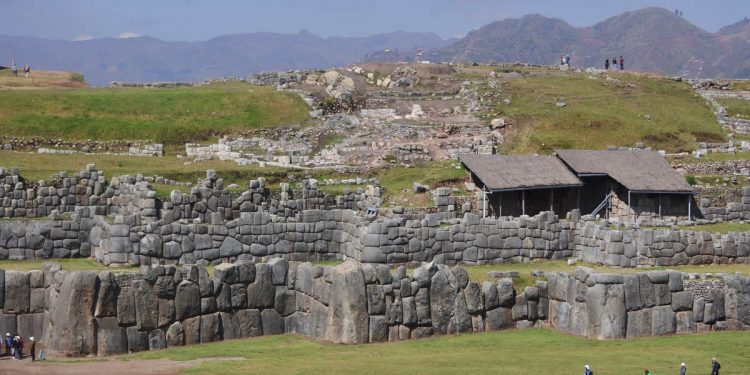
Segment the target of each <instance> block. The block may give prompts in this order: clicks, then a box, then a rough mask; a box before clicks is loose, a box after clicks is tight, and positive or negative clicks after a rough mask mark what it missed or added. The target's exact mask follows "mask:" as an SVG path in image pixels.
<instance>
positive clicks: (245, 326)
mask: <svg viewBox="0 0 750 375" xmlns="http://www.w3.org/2000/svg"><path fill="white" fill-rule="evenodd" d="M237 322H238V323H239V327H240V334H241V335H242V337H255V336H262V335H263V324H262V323H261V315H260V311H259V310H251V309H248V310H239V311H237Z"/></svg>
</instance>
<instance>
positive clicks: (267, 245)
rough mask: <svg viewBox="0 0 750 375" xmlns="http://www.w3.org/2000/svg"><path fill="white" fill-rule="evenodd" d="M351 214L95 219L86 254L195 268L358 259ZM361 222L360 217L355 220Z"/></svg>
mask: <svg viewBox="0 0 750 375" xmlns="http://www.w3.org/2000/svg"><path fill="white" fill-rule="evenodd" d="M357 220H358V219H357V218H356V217H355V214H354V211H350V210H309V211H304V212H303V213H301V214H299V215H297V217H296V220H295V221H272V216H271V215H270V214H268V213H266V212H247V213H244V214H243V215H242V217H241V218H239V219H235V220H231V221H228V222H224V221H221V220H220V221H219V222H218V224H211V223H208V224H203V223H194V224H187V223H179V222H171V223H164V222H161V221H157V222H145V221H142V220H141V218H140V216H137V215H133V216H126V217H123V216H117V217H116V218H115V221H114V222H113V223H112V224H110V223H109V222H106V221H104V220H97V221H96V225H95V226H94V228H93V229H92V231H91V237H90V238H91V244H92V254H93V256H95V257H96V259H97V260H99V261H100V262H102V263H104V264H107V265H109V264H132V265H152V264H154V265H155V264H166V265H176V264H195V263H196V262H198V261H200V260H205V261H208V262H211V263H219V262H222V261H224V262H227V261H234V260H237V259H244V260H260V259H265V258H267V257H273V256H283V257H284V258H286V259H288V260H294V261H313V260H331V259H342V258H344V257H352V258H359V254H358V251H357V248H358V244H359V240H358V238H359V229H358V227H357V225H355V224H356V222H357ZM359 220H361V218H360V219H359Z"/></svg>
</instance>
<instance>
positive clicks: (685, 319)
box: [675, 311, 695, 335]
mask: <svg viewBox="0 0 750 375" xmlns="http://www.w3.org/2000/svg"><path fill="white" fill-rule="evenodd" d="M675 320H676V332H677V334H678V335H684V334H690V333H694V332H695V322H693V312H692V311H680V312H678V313H677V314H675Z"/></svg>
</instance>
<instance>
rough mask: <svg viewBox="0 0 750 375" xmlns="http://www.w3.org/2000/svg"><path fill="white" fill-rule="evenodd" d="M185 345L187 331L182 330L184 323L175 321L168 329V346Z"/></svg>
mask: <svg viewBox="0 0 750 375" xmlns="http://www.w3.org/2000/svg"><path fill="white" fill-rule="evenodd" d="M181 345H185V331H183V330H182V323H180V322H174V323H172V325H170V326H169V329H167V346H181Z"/></svg>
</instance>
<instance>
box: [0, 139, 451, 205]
mask: <svg viewBox="0 0 750 375" xmlns="http://www.w3.org/2000/svg"><path fill="white" fill-rule="evenodd" d="M90 163H93V164H96V168H97V169H98V170H100V171H103V172H104V174H105V176H107V179H108V180H109V179H110V178H112V177H114V176H122V175H131V176H134V175H136V174H138V173H142V174H143V175H144V176H153V175H158V176H162V177H166V178H169V179H172V180H175V181H182V182H193V183H195V182H196V181H197V180H198V178H204V177H205V175H206V169H215V170H216V171H217V172H218V174H219V176H220V177H222V178H224V182H225V184H230V183H236V184H238V185H240V188H242V189H244V188H245V183H246V182H247V181H248V180H251V179H255V178H258V177H265V178H266V180H267V181H268V183H269V186H271V187H274V186H275V185H276V184H278V183H279V182H286V181H288V176H293V177H294V178H295V179H296V180H297V181H299V180H300V179H302V178H304V177H314V178H318V179H325V178H350V177H352V176H350V175H342V174H339V173H336V172H335V171H333V170H329V169H316V170H299V169H285V168H280V167H264V168H260V167H258V166H240V165H237V164H235V163H234V162H229V161H220V160H210V161H205V162H201V163H192V164H190V165H185V164H184V161H183V160H180V159H177V158H175V157H172V156H165V157H161V158H150V157H136V156H115V155H74V156H71V155H54V154H36V153H32V152H7V151H0V167H6V168H9V167H12V166H16V167H18V168H19V170H20V173H21V176H22V177H24V178H25V179H27V180H29V181H37V180H47V179H49V177H50V176H51V175H53V174H57V172H59V171H68V172H71V173H74V172H77V171H80V170H82V169H84V168H85V167H86V164H90ZM455 165H456V162H444V161H440V162H430V163H426V164H424V165H422V166H421V167H419V168H414V167H412V168H405V167H392V168H387V169H381V170H377V171H374V172H372V173H371V174H370V175H368V176H361V177H375V178H377V179H378V180H379V181H380V184H381V186H383V187H384V188H385V189H386V194H387V196H388V199H390V200H391V201H393V202H396V203H400V202H401V201H402V200H403V199H407V200H408V201H409V202H414V201H417V202H422V201H423V202H422V203H423V205H432V196H431V195H430V194H414V193H413V192H409V193H404V192H403V190H404V189H411V188H412V185H411V184H412V182H421V183H424V184H427V185H430V187H437V186H443V185H452V186H458V185H460V184H459V183H458V182H460V181H462V179H463V178H464V177H466V172H465V171H464V170H463V169H456V168H455ZM154 188H155V189H156V190H157V192H158V194H159V195H160V196H167V195H168V194H169V192H171V191H172V190H183V191H189V189H188V188H185V187H176V186H170V185H154ZM345 188H350V189H356V186H350V185H339V186H322V185H321V189H322V190H323V191H325V192H327V193H333V194H341V193H342V192H343V190H344V189H345ZM415 198H416V199H415ZM419 199H421V200H422V201H420V200H419Z"/></svg>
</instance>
